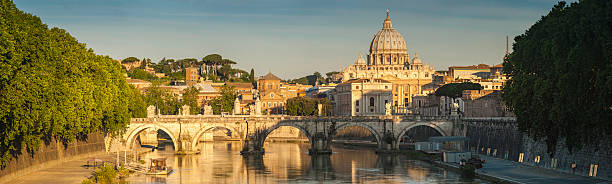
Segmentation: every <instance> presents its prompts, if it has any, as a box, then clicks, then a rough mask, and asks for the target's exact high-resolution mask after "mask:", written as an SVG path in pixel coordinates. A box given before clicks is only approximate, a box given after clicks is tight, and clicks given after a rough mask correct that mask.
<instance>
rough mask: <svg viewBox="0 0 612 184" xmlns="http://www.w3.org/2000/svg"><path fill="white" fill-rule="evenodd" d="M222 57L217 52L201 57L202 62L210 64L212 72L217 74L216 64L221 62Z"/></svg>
mask: <svg viewBox="0 0 612 184" xmlns="http://www.w3.org/2000/svg"><path fill="white" fill-rule="evenodd" d="M222 61H223V58H221V55H219V54H209V55H207V56H205V57H204V58H202V62H203V63H204V64H206V66H212V68H213V74H214V75H217V65H219V64H221V62H222Z"/></svg>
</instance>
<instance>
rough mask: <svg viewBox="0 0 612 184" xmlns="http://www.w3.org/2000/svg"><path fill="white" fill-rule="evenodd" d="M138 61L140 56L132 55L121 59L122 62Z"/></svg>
mask: <svg viewBox="0 0 612 184" xmlns="http://www.w3.org/2000/svg"><path fill="white" fill-rule="evenodd" d="M138 61H140V60H139V59H138V58H136V57H133V56H132V57H127V58H125V59H123V60H121V63H133V62H138Z"/></svg>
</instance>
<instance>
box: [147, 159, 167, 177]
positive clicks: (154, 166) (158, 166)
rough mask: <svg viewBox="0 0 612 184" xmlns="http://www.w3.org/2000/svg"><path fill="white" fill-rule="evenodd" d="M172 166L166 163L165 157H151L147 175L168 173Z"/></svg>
mask: <svg viewBox="0 0 612 184" xmlns="http://www.w3.org/2000/svg"><path fill="white" fill-rule="evenodd" d="M170 172H172V168H171V167H168V166H167V165H166V158H152V159H151V165H150V166H149V170H147V173H146V174H147V175H168V174H170Z"/></svg>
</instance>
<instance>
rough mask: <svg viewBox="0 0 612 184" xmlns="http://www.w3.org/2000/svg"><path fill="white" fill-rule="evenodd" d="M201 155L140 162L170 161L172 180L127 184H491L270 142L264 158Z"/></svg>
mask: <svg viewBox="0 0 612 184" xmlns="http://www.w3.org/2000/svg"><path fill="white" fill-rule="evenodd" d="M199 147H200V150H201V153H200V154H197V155H174V154H173V152H174V151H173V147H172V146H171V145H170V146H166V147H165V148H166V149H165V150H159V151H158V150H156V151H155V152H152V153H147V154H144V155H142V156H141V159H143V160H146V161H147V164H148V160H149V158H156V157H166V158H167V159H168V165H169V166H171V167H172V168H173V169H174V171H173V173H172V174H170V175H168V176H149V175H142V174H133V175H131V176H130V177H129V178H127V182H129V183H487V182H486V181H482V180H478V179H474V180H465V179H462V178H461V177H460V175H459V173H456V172H451V171H448V170H446V169H443V168H439V167H436V166H433V165H431V164H429V163H427V162H423V161H419V160H411V159H408V158H406V156H404V155H397V156H378V155H377V154H375V153H374V151H373V150H371V149H365V148H364V149H346V148H339V147H332V150H333V152H334V153H333V154H332V155H331V156H329V155H328V156H312V157H311V156H310V155H308V148H309V144H307V143H279V142H267V143H265V145H264V148H265V150H266V153H265V155H264V156H263V157H260V158H254V157H247V158H243V157H242V156H241V155H240V153H239V152H240V150H241V148H242V143H241V142H214V143H212V142H210V143H205V142H202V143H200V144H199Z"/></svg>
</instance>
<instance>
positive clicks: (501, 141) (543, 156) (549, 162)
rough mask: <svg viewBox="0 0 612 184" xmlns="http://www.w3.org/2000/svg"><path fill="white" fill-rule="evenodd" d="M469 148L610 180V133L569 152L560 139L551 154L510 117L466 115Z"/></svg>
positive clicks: (478, 151) (548, 167) (611, 153)
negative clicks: (479, 117)
mask: <svg viewBox="0 0 612 184" xmlns="http://www.w3.org/2000/svg"><path fill="white" fill-rule="evenodd" d="M464 122H465V123H466V125H467V127H466V128H467V131H466V137H467V138H469V143H468V144H469V147H470V151H472V152H473V153H478V154H483V155H488V156H491V157H496V158H501V159H505V160H510V161H513V162H517V163H521V164H525V165H528V166H533V167H538V168H546V169H551V170H554V171H558V172H562V173H568V174H576V175H581V176H588V177H596V178H600V179H605V180H612V148H611V147H610V145H612V144H611V142H610V141H611V139H612V137H611V136H609V137H602V139H601V140H602V144H600V145H599V146H584V147H583V148H581V149H579V150H575V151H573V152H570V151H569V150H568V149H567V147H566V146H565V144H564V141H563V140H560V141H559V142H558V144H557V146H556V150H555V154H554V155H550V154H549V153H548V152H547V147H546V144H545V143H544V141H543V140H538V141H536V140H533V139H531V138H529V137H528V136H527V135H525V134H523V133H522V132H520V131H519V130H518V127H517V126H518V125H517V124H516V122H515V121H513V120H501V121H500V120H499V119H497V120H492V119H478V118H473V119H467V120H464Z"/></svg>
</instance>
